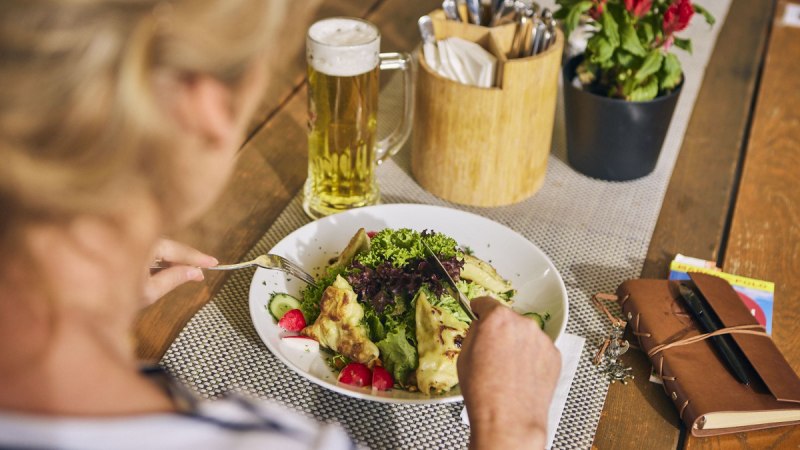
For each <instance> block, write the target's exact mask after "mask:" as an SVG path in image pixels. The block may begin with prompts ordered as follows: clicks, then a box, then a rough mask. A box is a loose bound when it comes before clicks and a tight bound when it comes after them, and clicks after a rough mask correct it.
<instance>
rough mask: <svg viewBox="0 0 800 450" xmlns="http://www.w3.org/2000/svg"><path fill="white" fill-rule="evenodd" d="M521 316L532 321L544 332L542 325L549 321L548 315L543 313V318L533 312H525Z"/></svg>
mask: <svg viewBox="0 0 800 450" xmlns="http://www.w3.org/2000/svg"><path fill="white" fill-rule="evenodd" d="M522 315H523V316H525V317H527V318H530V319H533V320H534V321H535V322H536V323H538V324H539V328H541V329H542V330H544V323H545V322H546V321H547V320H549V319H550V314H547V313H545V314H544V316H543V315H541V314H539V313H535V312H526V313H524V314H522Z"/></svg>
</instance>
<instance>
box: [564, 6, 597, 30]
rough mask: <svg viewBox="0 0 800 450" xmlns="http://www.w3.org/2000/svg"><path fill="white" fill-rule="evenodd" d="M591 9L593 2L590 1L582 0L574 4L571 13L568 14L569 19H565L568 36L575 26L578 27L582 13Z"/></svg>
mask: <svg viewBox="0 0 800 450" xmlns="http://www.w3.org/2000/svg"><path fill="white" fill-rule="evenodd" d="M590 9H592V2H590V1H582V2H579V3H576V4H575V5H574V6H572V9H570V11H569V14H567V19H566V20H565V21H564V28H565V29H566V31H567V36H569V35H570V33H572V31H573V30H575V28H578V24H579V23H580V20H581V15H583V13H585V12H586V11H588V10H590Z"/></svg>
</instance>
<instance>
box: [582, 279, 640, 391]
mask: <svg viewBox="0 0 800 450" xmlns="http://www.w3.org/2000/svg"><path fill="white" fill-rule="evenodd" d="M602 300H609V301H616V300H617V296H616V295H610V294H595V295H593V296H592V303H594V305H595V306H597V308H598V309H600V310H601V311H603V313H605V315H606V317H608V319H609V320H610V321H611V333H610V335H609V337H607V338H606V339H605V340H604V341H603V343H602V344H600V348H599V349H598V351H597V354H595V355H594V358H593V359H592V363H593V364H594V365H595V366H600V370H602V371H603V373H604V374H605V375H606V378H608V380H609V381H611V382H612V383H616V382H617V381H621V382H622V384H628V381H630V380H633V378H634V377H633V374H631V371H632V370H633V369H632V368H631V367H630V366H627V365H625V364H623V362H622V359H621V358H620V357H621V356H622V355H623V354H625V352H627V351H628V349H629V348H630V343H629V342H628V341H627V340H626V339H625V338H624V335H625V325H626V322H625V321H624V320H622V319H619V318H617V317H615V316H614V315H613V314H611V312H610V311H609V310H608V308H606V305H604V304H603V302H602Z"/></svg>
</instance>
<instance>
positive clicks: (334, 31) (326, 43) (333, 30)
mask: <svg viewBox="0 0 800 450" xmlns="http://www.w3.org/2000/svg"><path fill="white" fill-rule="evenodd" d="M380 47H381V37H380V34H379V33H378V30H377V29H376V28H375V27H374V26H373V25H372V24H370V23H368V22H365V21H362V20H358V19H348V18H341V17H337V18H332V19H324V20H321V21H319V22H317V23H315V24H314V25H312V26H311V28H309V30H308V35H307V37H306V61H307V62H308V64H309V65H310V66H311V67H313V68H314V70H316V71H317V72H322V73H324V74H327V75H333V76H337V77H352V76H356V75H360V74H362V73H365V72H369V71H370V70H372V69H374V68H375V66H377V65H378V62H379V58H378V53H379V52H380Z"/></svg>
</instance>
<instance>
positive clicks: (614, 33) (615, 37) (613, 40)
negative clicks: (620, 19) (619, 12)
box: [600, 11, 619, 48]
mask: <svg viewBox="0 0 800 450" xmlns="http://www.w3.org/2000/svg"><path fill="white" fill-rule="evenodd" d="M600 24H601V25H602V26H603V34H604V35H605V36H606V39H608V42H609V43H610V44H611V45H612V46H613V47H614V48H616V47H619V27H618V26H617V22H616V21H615V20H614V16H612V15H611V12H610V11H606V12H604V13H603V14H601V15H600Z"/></svg>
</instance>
